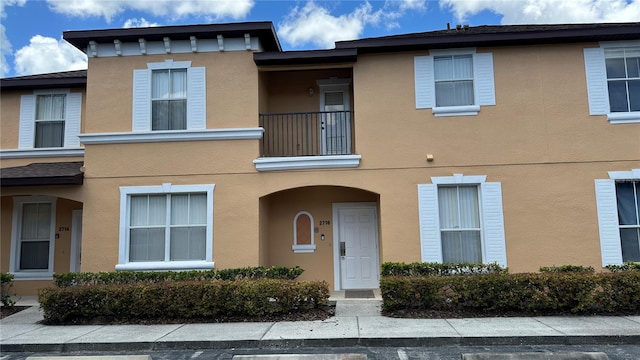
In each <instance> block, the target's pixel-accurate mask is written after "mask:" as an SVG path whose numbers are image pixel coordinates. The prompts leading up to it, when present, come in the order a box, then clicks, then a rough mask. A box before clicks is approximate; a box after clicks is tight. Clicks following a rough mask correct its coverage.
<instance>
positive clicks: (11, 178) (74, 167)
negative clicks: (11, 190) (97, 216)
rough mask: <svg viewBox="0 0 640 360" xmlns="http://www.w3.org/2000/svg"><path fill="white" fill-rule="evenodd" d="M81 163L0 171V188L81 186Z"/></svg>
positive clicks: (37, 165)
mask: <svg viewBox="0 0 640 360" xmlns="http://www.w3.org/2000/svg"><path fill="white" fill-rule="evenodd" d="M82 166H83V162H82V161H73V162H57V163H33V164H29V165H24V166H16V167H9V168H3V169H1V170H0V186H39V185H82V184H83V182H84V172H83V171H82V169H81V168H82Z"/></svg>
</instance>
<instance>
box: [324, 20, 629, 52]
mask: <svg viewBox="0 0 640 360" xmlns="http://www.w3.org/2000/svg"><path fill="white" fill-rule="evenodd" d="M638 39H640V22H635V23H600V24H557V25H488V26H464V27H456V28H453V29H448V30H438V31H430V32H421V33H412V34H404V35H395V36H383V37H377V38H367V39H360V40H351V41H339V42H336V49H348V48H355V49H358V54H361V53H373V52H388V51H403V50H422V49H439V48H440V49H442V48H451V47H458V48H459V47H476V46H507V45H536V44H559V43H576V42H597V41H613V40H638Z"/></svg>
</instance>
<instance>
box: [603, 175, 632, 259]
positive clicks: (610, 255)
mask: <svg viewBox="0 0 640 360" xmlns="http://www.w3.org/2000/svg"><path fill="white" fill-rule="evenodd" d="M608 175H609V179H596V180H595V195H596V211H597V216H598V232H599V235H600V252H601V254H600V255H601V257H602V266H603V267H605V266H607V265H622V263H623V261H622V243H621V242H620V224H619V219H618V200H617V198H616V181H620V180H634V181H640V169H632V170H631V171H609V173H608Z"/></svg>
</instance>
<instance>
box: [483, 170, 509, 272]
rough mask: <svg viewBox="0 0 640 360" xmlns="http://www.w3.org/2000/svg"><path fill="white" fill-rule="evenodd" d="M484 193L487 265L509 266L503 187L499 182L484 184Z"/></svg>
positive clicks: (485, 260)
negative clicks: (505, 234)
mask: <svg viewBox="0 0 640 360" xmlns="http://www.w3.org/2000/svg"><path fill="white" fill-rule="evenodd" d="M480 190H481V192H482V220H483V224H482V226H483V227H484V248H485V255H486V256H485V259H484V262H485V263H487V264H490V263H494V262H495V263H498V265H500V266H503V267H506V266H507V248H506V244H505V236H504V215H503V210H502V186H501V184H500V183H499V182H492V183H489V182H488V183H484V184H482V185H481V189H480Z"/></svg>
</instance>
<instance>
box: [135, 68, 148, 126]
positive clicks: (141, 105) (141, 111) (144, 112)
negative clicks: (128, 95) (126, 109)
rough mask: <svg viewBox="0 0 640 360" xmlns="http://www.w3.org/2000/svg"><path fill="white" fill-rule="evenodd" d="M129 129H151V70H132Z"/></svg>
mask: <svg viewBox="0 0 640 360" xmlns="http://www.w3.org/2000/svg"><path fill="white" fill-rule="evenodd" d="M132 117H133V118H132V124H131V131H133V132H144V131H150V130H151V70H133V109H132Z"/></svg>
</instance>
